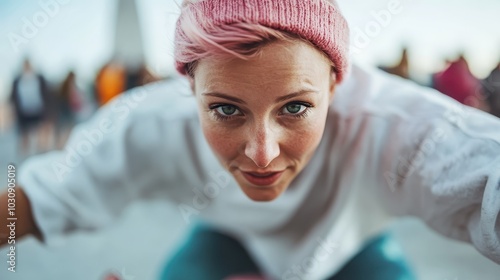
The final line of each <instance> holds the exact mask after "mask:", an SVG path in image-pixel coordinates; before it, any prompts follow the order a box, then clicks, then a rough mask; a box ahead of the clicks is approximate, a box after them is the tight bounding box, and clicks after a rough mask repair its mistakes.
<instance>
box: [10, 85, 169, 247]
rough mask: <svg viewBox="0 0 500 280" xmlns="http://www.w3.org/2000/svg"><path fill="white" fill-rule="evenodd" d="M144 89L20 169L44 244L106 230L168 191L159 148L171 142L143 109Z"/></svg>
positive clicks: (122, 99)
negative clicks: (138, 204) (131, 206)
mask: <svg viewBox="0 0 500 280" xmlns="http://www.w3.org/2000/svg"><path fill="white" fill-rule="evenodd" d="M141 90H143V91H142V92H141ZM141 90H136V91H135V92H132V93H126V94H124V95H122V96H121V97H120V98H117V99H114V100H113V101H112V102H111V103H110V104H109V105H106V106H105V107H103V108H102V109H100V110H99V111H98V112H97V113H96V115H95V116H94V117H93V118H92V119H91V120H90V121H88V122H86V123H83V124H81V125H78V126H76V127H75V128H74V129H73V131H72V133H71V135H70V138H69V140H68V142H67V145H66V147H65V148H64V149H63V150H61V151H54V152H50V153H47V154H42V155H39V156H35V157H33V158H30V159H28V160H27V161H26V162H25V163H24V164H23V165H22V166H20V173H19V177H18V179H19V180H18V183H19V186H20V187H21V188H23V190H24V191H25V192H26V194H27V196H28V198H29V200H30V203H31V205H32V209H33V213H34V218H35V222H36V223H37V225H38V227H39V228H40V231H41V233H42V240H43V241H44V242H47V243H51V241H54V240H55V239H58V238H59V237H61V236H63V235H65V234H67V233H69V232H72V231H74V230H75V229H78V230H93V229H97V228H100V227H103V226H105V225H107V224H109V223H110V222H111V221H112V220H113V218H115V217H116V216H117V215H118V214H120V213H121V211H122V210H123V209H124V208H125V207H126V206H127V205H128V203H129V202H131V201H132V200H134V199H137V198H141V197H144V196H146V195H148V194H149V195H151V193H152V192H153V193H154V192H155V191H159V190H160V191H161V190H162V189H163V188H161V187H160V186H161V184H162V178H161V176H160V175H161V174H162V170H160V169H159V168H161V166H162V164H161V163H160V162H159V161H160V160H161V158H162V156H161V155H160V154H158V150H161V149H160V147H161V145H163V144H166V145H168V139H162V137H161V134H160V133H161V131H162V127H161V122H160V121H158V120H157V118H155V116H154V114H146V113H144V112H145V111H147V110H143V109H141V108H142V107H143V106H142V105H143V104H142V103H147V101H145V99H146V95H147V94H148V92H147V91H148V89H147V88H146V89H141ZM161 105H162V104H159V105H158V106H161ZM152 196H154V195H152Z"/></svg>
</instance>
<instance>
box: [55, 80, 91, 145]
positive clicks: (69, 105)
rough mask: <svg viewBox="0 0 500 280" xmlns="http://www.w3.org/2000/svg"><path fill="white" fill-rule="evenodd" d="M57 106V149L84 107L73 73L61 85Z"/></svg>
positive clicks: (64, 140) (62, 143) (63, 141)
mask: <svg viewBox="0 0 500 280" xmlns="http://www.w3.org/2000/svg"><path fill="white" fill-rule="evenodd" d="M57 105H58V106H57V111H58V112H57V130H56V145H57V148H62V147H63V145H64V143H65V142H66V139H67V138H68V135H69V132H70V130H71V128H72V127H73V125H74V123H75V121H76V119H77V116H78V114H79V112H81V111H82V110H83V107H84V100H83V97H82V92H81V91H80V89H79V88H78V86H77V84H76V76H75V73H74V72H73V71H70V72H69V73H68V76H66V79H64V82H63V83H62V86H61V90H60V91H59V94H58V95H57Z"/></svg>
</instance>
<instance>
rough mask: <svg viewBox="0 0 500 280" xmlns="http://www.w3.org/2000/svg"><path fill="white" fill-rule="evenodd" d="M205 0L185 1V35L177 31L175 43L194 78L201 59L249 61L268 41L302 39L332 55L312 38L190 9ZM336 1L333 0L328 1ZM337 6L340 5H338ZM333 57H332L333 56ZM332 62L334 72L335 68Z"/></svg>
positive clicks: (182, 25)
mask: <svg viewBox="0 0 500 280" xmlns="http://www.w3.org/2000/svg"><path fill="white" fill-rule="evenodd" d="M200 1H204V0H184V1H183V3H182V7H181V9H182V20H181V21H179V22H178V26H177V28H178V29H180V30H182V32H181V34H182V36H179V35H178V34H179V32H177V35H178V36H176V39H175V40H176V42H175V59H176V61H177V62H178V63H183V64H185V68H184V70H185V72H186V74H188V75H189V76H190V77H194V71H195V69H196V65H197V62H198V61H199V60H200V59H203V58H207V57H213V56H217V57H221V58H229V57H237V58H240V59H244V60H248V59H251V58H252V57H255V56H256V55H258V54H259V52H260V50H261V49H262V48H263V47H264V46H265V45H267V44H269V43H272V42H276V41H281V40H282V41H293V40H300V41H302V42H305V43H307V44H309V45H311V46H313V47H315V48H316V49H317V50H318V51H320V52H321V53H322V54H324V55H325V57H326V58H328V56H327V55H326V54H325V53H324V52H323V51H321V50H320V49H319V48H317V47H316V46H314V45H313V44H312V43H311V42H310V41H308V40H306V39H303V38H301V37H300V36H299V35H296V34H293V33H289V32H286V31H281V30H276V29H273V28H270V27H266V26H263V25H261V24H258V23H248V22H235V23H232V24H226V25H214V24H212V23H211V22H210V21H208V20H204V19H203V18H200V17H196V15H195V13H194V12H193V10H191V9H189V5H191V4H192V3H196V2H200ZM328 1H331V2H332V3H334V2H333V1H332V0H328ZM335 5H336V4H335ZM329 60H330V59H329ZM334 70H335V69H334V67H333V63H332V71H334Z"/></svg>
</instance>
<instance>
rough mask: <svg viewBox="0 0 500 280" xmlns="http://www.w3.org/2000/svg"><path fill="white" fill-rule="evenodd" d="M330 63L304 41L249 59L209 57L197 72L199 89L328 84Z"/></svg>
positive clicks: (279, 45) (282, 44) (281, 43)
mask: <svg viewBox="0 0 500 280" xmlns="http://www.w3.org/2000/svg"><path fill="white" fill-rule="evenodd" d="M330 68H331V63H330V61H329V60H328V58H326V56H325V55H324V54H322V53H321V52H320V51H318V50H317V49H316V48H314V47H312V46H311V45H309V44H307V43H304V42H302V41H299V40H297V41H290V42H289V41H278V42H273V43H270V44H268V45H266V46H264V47H262V49H261V50H260V51H259V53H258V54H257V55H256V56H255V57H253V58H251V59H249V60H243V59H240V58H233V57H231V58H220V57H209V58H205V59H202V60H201V61H200V62H199V64H198V65H197V68H196V71H195V83H196V87H197V89H199V90H202V91H212V90H219V88H221V87H230V88H231V90H232V88H233V87H238V90H242V89H241V87H244V88H248V89H249V90H252V89H255V88H259V87H260V88H263V89H270V88H273V87H279V88H286V87H291V88H294V87H298V86H300V85H302V84H312V85H318V84H322V83H325V82H328V81H329V76H330Z"/></svg>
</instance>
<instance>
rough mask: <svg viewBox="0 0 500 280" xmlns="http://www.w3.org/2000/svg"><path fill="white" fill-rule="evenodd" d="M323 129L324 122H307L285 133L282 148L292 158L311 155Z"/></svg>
mask: <svg viewBox="0 0 500 280" xmlns="http://www.w3.org/2000/svg"><path fill="white" fill-rule="evenodd" d="M323 131H324V122H313V121H311V122H308V123H305V124H304V125H303V126H302V128H301V129H297V130H291V131H289V132H288V133H287V137H286V140H285V141H286V142H285V143H282V149H283V150H285V149H286V150H285V151H283V152H286V153H287V154H288V155H290V156H292V157H293V158H304V157H307V156H309V155H311V154H312V153H313V152H314V151H315V150H316V148H317V146H318V144H319V142H320V141H321V138H322V136H323Z"/></svg>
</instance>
